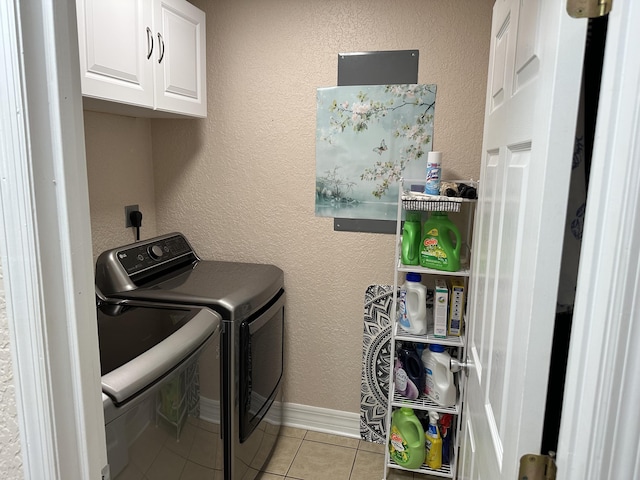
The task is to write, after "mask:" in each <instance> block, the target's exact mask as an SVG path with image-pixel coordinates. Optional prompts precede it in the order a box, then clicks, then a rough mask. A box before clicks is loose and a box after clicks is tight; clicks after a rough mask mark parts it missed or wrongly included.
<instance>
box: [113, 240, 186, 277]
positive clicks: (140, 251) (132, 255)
mask: <svg viewBox="0 0 640 480" xmlns="http://www.w3.org/2000/svg"><path fill="white" fill-rule="evenodd" d="M190 254H193V250H192V249H191V246H190V245H189V243H188V242H187V240H186V239H185V238H184V237H182V236H180V235H176V236H173V237H168V238H162V239H155V240H152V241H149V242H140V243H138V244H135V245H133V246H131V245H130V246H128V247H127V248H126V249H122V250H118V252H117V253H116V256H117V258H118V261H119V262H120V265H122V268H124V270H125V271H126V272H127V274H128V275H135V274H136V273H140V272H142V271H144V270H147V269H150V268H156V267H159V266H161V265H163V264H165V263H168V262H171V261H172V260H176V259H179V258H181V257H184V256H186V255H190Z"/></svg>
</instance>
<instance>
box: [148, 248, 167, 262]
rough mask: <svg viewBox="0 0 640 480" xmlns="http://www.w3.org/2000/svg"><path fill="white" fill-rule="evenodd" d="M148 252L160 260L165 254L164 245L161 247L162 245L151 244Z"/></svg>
mask: <svg viewBox="0 0 640 480" xmlns="http://www.w3.org/2000/svg"><path fill="white" fill-rule="evenodd" d="M148 252H149V256H150V257H151V258H153V259H154V260H159V259H160V257H162V255H164V252H163V251H162V247H160V245H152V246H150V247H149V250H148Z"/></svg>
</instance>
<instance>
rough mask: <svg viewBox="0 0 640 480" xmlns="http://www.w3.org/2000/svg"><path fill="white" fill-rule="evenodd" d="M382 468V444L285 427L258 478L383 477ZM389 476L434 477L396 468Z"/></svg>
mask: <svg viewBox="0 0 640 480" xmlns="http://www.w3.org/2000/svg"><path fill="white" fill-rule="evenodd" d="M383 471H384V446H383V445H377V444H373V443H369V442H364V441H362V440H358V439H354V438H348V437H342V436H338V435H329V434H326V433H318V432H312V431H307V430H299V429H296V428H291V427H282V429H281V430H280V438H279V440H278V444H277V445H276V448H275V449H274V452H273V454H272V455H271V458H270V460H269V462H268V463H267V464H266V465H265V467H264V468H263V472H262V473H260V474H259V475H258V477H257V480H380V479H381V478H382V475H383ZM414 475H415V477H414ZM387 478H388V479H389V480H406V479H413V478H416V479H421V480H428V479H429V478H432V477H429V476H426V475H423V474H420V473H416V474H414V473H411V472H403V471H400V470H393V471H391V472H390V475H389V476H388V477H387Z"/></svg>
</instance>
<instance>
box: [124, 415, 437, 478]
mask: <svg viewBox="0 0 640 480" xmlns="http://www.w3.org/2000/svg"><path fill="white" fill-rule="evenodd" d="M218 432H219V430H218V426H217V425H214V424H211V423H209V422H206V421H204V420H199V419H196V418H193V417H189V419H188V420H187V423H186V424H185V426H184V428H183V430H182V433H181V435H180V440H179V441H176V437H175V434H173V435H171V434H169V433H168V432H167V431H166V430H164V429H162V428H157V427H155V425H153V424H151V425H149V426H148V427H147V428H146V429H145V430H144V432H143V433H142V434H141V435H140V437H139V441H140V442H141V444H143V445H144V447H140V448H136V446H137V444H138V442H136V443H134V445H133V446H132V449H131V450H130V458H129V461H128V463H127V465H126V467H124V470H122V471H120V469H118V471H117V475H116V476H115V478H114V480H175V479H178V478H179V479H180V480H222V448H221V443H220V442H221V440H220V435H219V433H218ZM113 467H115V465H114V466H112V468H113ZM383 472H384V446H383V445H378V444H373V443H369V442H364V441H362V440H359V439H355V438H348V437H343V436H339V435H329V434H326V433H319V432H313V431H307V430H301V429H297V428H291V427H282V428H281V429H280V436H279V439H278V443H277V444H276V447H275V449H274V451H273V453H272V455H271V457H270V458H269V460H268V461H267V463H266V464H265V465H264V467H263V468H262V471H261V472H260V473H259V474H258V476H257V477H256V480H381V479H382V476H383ZM407 479H416V480H417V479H420V480H431V479H433V477H430V476H428V475H424V474H420V473H415V474H414V473H412V472H407V471H401V470H391V471H390V472H389V476H388V480H407Z"/></svg>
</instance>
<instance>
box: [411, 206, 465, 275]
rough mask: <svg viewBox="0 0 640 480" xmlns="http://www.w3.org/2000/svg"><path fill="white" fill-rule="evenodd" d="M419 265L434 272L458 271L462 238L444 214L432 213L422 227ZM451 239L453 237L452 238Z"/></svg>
mask: <svg viewBox="0 0 640 480" xmlns="http://www.w3.org/2000/svg"><path fill="white" fill-rule="evenodd" d="M422 232H423V234H422V244H421V245H420V265H422V266H423V267H426V268H433V269H434V270H444V271H447V272H457V271H458V270H460V249H461V248H462V237H461V235H460V231H459V230H458V227H456V225H455V224H454V223H453V222H452V221H451V220H449V217H448V216H447V214H446V213H445V212H432V213H431V216H430V217H429V219H428V220H427V221H426V222H424V225H423V226H422ZM452 237H455V239H454V238H452Z"/></svg>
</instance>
